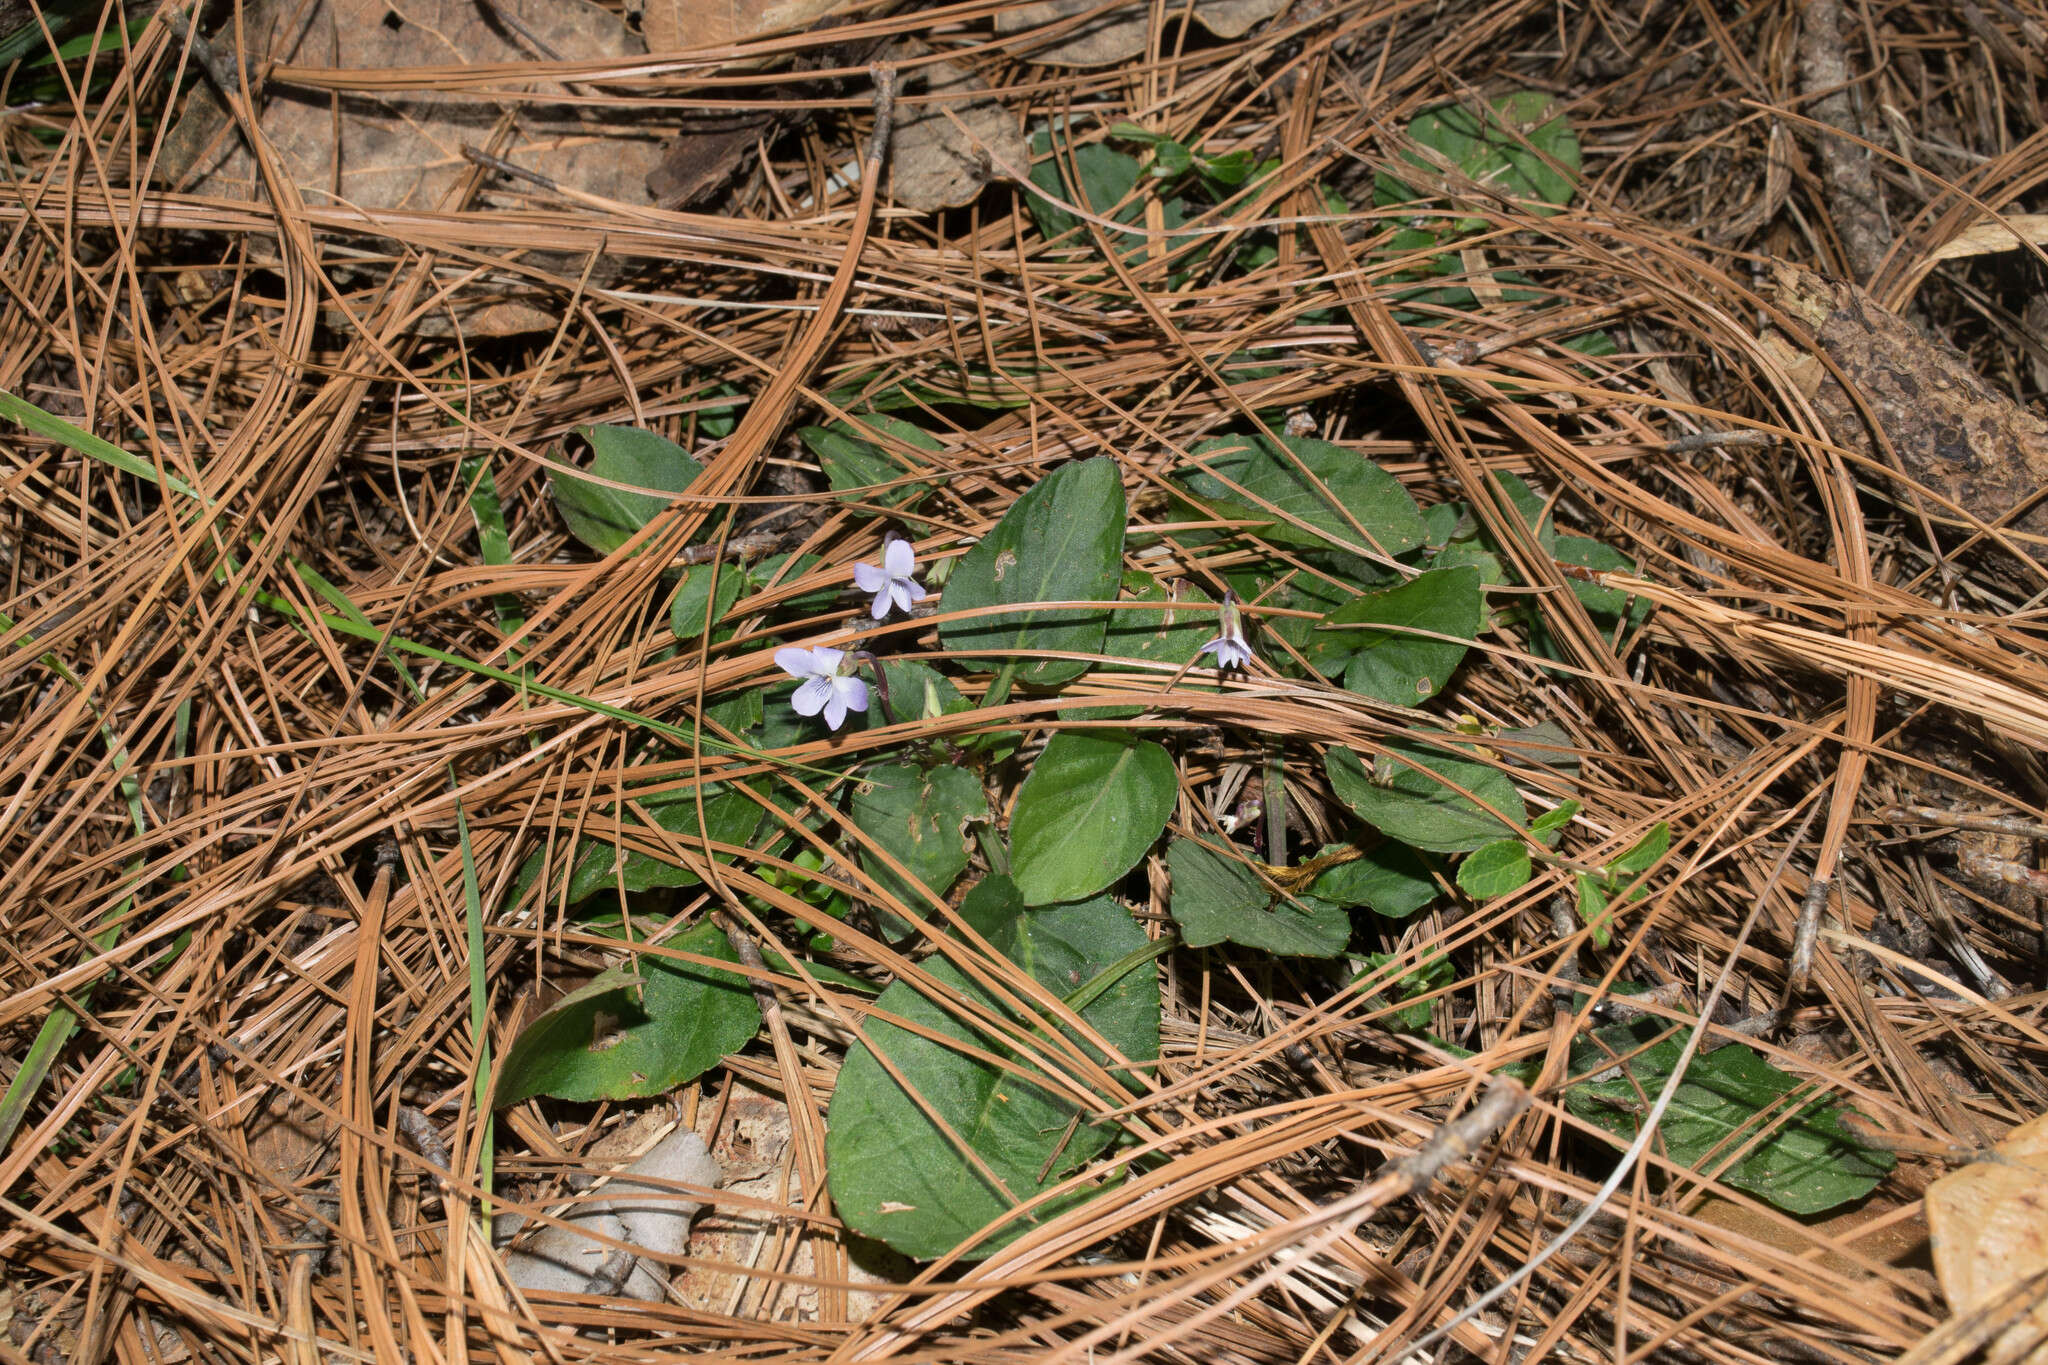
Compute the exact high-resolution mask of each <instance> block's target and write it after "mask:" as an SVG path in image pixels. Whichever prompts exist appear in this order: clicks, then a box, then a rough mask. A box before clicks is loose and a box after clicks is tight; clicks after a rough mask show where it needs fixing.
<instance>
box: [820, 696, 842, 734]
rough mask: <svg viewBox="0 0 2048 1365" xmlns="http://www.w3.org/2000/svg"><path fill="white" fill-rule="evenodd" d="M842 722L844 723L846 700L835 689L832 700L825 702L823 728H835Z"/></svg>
mask: <svg viewBox="0 0 2048 1365" xmlns="http://www.w3.org/2000/svg"><path fill="white" fill-rule="evenodd" d="M844 724H846V702H845V701H844V700H843V699H842V698H841V697H840V695H839V693H838V692H836V691H835V692H833V694H832V700H830V701H828V702H826V703H825V728H826V729H827V730H837V729H838V728H839V727H840V726H842V725H844Z"/></svg>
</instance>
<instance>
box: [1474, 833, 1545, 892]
mask: <svg viewBox="0 0 2048 1365" xmlns="http://www.w3.org/2000/svg"><path fill="white" fill-rule="evenodd" d="M1533 875H1534V869H1533V868H1532V867H1531V865H1530V863H1529V846H1528V845H1527V844H1525V843H1523V842H1522V841H1521V840H1520V839H1500V840H1496V841H1495V842H1493V843H1490V844H1484V845H1481V846H1480V847H1478V848H1476V849H1474V850H1472V853H1471V855H1470V856H1468V857H1467V858H1466V859H1465V861H1464V862H1462V863H1460V864H1458V886H1459V887H1460V888H1461V889H1462V890H1463V891H1464V892H1465V894H1466V895H1468V896H1470V897H1471V898H1472V899H1473V900H1476V901H1486V900H1492V899H1493V898H1494V897H1495V896H1505V895H1507V894H1508V892H1510V891H1518V890H1520V889H1521V888H1522V887H1523V886H1524V885H1526V884H1527V883H1528V881H1529V878H1530V877H1531V876H1533Z"/></svg>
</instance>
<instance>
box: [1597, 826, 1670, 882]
mask: <svg viewBox="0 0 2048 1365" xmlns="http://www.w3.org/2000/svg"><path fill="white" fill-rule="evenodd" d="M1670 848H1671V825H1670V824H1669V823H1668V822H1667V821H1663V820H1659V821H1658V822H1657V823H1656V824H1654V825H1652V826H1650V832H1649V833H1648V834H1645V835H1644V836H1643V837H1642V838H1640V839H1638V840H1636V842H1635V845H1634V847H1632V848H1630V849H1629V851H1628V852H1626V853H1624V854H1622V855H1621V856H1620V857H1619V858H1616V859H1615V860H1614V861H1613V862H1611V863H1609V864H1608V865H1607V876H1608V879H1609V880H1610V881H1611V882H1613V883H1614V884H1615V886H1616V888H1617V889H1618V888H1619V887H1620V886H1621V885H1623V884H1625V883H1627V882H1631V881H1634V880H1635V879H1636V878H1637V877H1640V876H1641V875H1642V874H1643V873H1645V872H1648V871H1649V870H1650V868H1651V867H1653V866H1655V864H1656V862H1657V860H1658V859H1659V858H1661V857H1663V856H1664V855H1665V853H1666V852H1668V851H1669V850H1670Z"/></svg>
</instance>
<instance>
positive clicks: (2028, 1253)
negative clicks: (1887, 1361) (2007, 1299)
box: [1927, 1114, 2048, 1365]
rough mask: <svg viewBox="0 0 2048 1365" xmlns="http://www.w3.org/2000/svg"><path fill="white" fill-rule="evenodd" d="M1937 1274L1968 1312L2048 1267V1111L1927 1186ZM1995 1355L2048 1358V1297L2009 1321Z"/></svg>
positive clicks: (1958, 1307)
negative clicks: (1982, 1157)
mask: <svg viewBox="0 0 2048 1365" xmlns="http://www.w3.org/2000/svg"><path fill="white" fill-rule="evenodd" d="M1927 1226H1928V1229H1929V1231H1930V1233H1931V1234H1932V1238H1933V1243H1934V1273H1935V1275H1936V1276H1937V1277H1938V1278H1939V1279H1940V1280H1941V1292H1942V1293H1943V1294H1944V1295H1946V1296H1947V1298H1948V1303H1949V1308H1950V1309H1951V1310H1952V1311H1954V1312H1955V1313H1957V1314H1963V1313H1967V1312H1969V1311H1971V1310H1972V1309H1974V1308H1976V1307H1978V1306H1979V1305H1980V1304H1984V1303H1987V1302H1991V1301H1993V1300H1996V1299H2000V1298H2003V1297H2004V1296H2005V1295H2006V1294H2008V1293H2010V1292H2011V1291H2012V1289H2013V1288H2014V1287H2015V1286H2017V1285H2018V1284H2019V1283H2020V1282H2021V1281H2023V1280H2025V1279H2027V1278H2028V1277H2029V1276H2032V1275H2036V1274H2039V1273H2040V1272H2041V1271H2043V1270H2048V1114H2044V1115H2042V1116H2041V1117H2039V1118H2035V1119H2032V1120H2030V1121H2028V1122H2026V1123H2023V1124H2021V1125H2020V1126H2019V1127H2017V1128H2015V1129H2013V1130H2012V1131H2011V1132H2010V1133H2008V1134H2006V1136H2005V1139H2004V1140H2003V1141H2001V1142H2000V1143H1999V1144H1998V1145H1997V1146H1996V1147H1995V1148H1994V1149H1993V1150H1992V1152H1991V1154H1990V1156H1989V1158H1988V1159H1986V1160H1983V1161H1977V1162H1973V1163H1972V1164H1970V1165H1968V1166H1965V1167H1963V1168H1962V1169H1960V1170H1956V1171H1951V1172H1949V1173H1948V1174H1947V1175H1945V1176H1943V1177H1941V1179H1939V1180H1937V1181H1935V1182H1934V1183H1933V1184H1932V1185H1929V1186H1928V1187H1927ZM1990 1357H1991V1358H1992V1359H1995V1360H2005V1361H2020V1360H2026V1361H2030V1362H2034V1363H2035V1365H2040V1363H2041V1362H2048V1301H2044V1302H2042V1303H2038V1304H2036V1305H2035V1306H2034V1308H2033V1310H2032V1311H2031V1312H2030V1313H2028V1314H2027V1316H2026V1317H2025V1318H2024V1319H2022V1320H2021V1321H2019V1322H2018V1323H2015V1324H2014V1325H2013V1326H2012V1327H2010V1328H2008V1329H2007V1330H2006V1332H2005V1334H2004V1335H2003V1336H2002V1337H2000V1338H1999V1340H1998V1343H1997V1344H1996V1345H1995V1346H1994V1347H1992V1349H1991V1351H1990Z"/></svg>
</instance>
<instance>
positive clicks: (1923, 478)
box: [1777, 265, 2048, 558]
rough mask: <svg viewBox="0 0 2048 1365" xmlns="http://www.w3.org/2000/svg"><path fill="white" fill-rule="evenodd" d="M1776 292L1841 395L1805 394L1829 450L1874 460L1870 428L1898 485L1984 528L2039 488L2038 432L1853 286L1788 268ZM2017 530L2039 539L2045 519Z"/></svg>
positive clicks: (2038, 514) (1972, 374) (2047, 427)
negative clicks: (1901, 473)
mask: <svg viewBox="0 0 2048 1365" xmlns="http://www.w3.org/2000/svg"><path fill="white" fill-rule="evenodd" d="M1777 284H1778V297H1779V300H1780V302H1782V303H1783V304H1784V305H1785V306H1786V307H1787V308H1788V309H1789V310H1790V311H1791V312H1792V313H1793V314H1794V315H1796V316H1797V317H1798V318H1799V319H1800V320H1801V321H1803V322H1804V323H1806V324H1807V325H1808V326H1809V327H1811V328H1812V329H1813V334H1814V339H1815V340H1816V341H1817V342H1818V343H1819V346H1820V349H1821V351H1822V352H1824V353H1825V354H1826V355H1827V357H1828V359H1829V360H1831V361H1832V362H1833V363H1834V365H1835V366H1836V367H1837V368H1838V369H1839V370H1840V371H1841V374H1842V377H1843V379H1844V380H1846V381H1847V383H1848V385H1849V386H1850V387H1849V388H1844V387H1843V385H1842V384H1841V383H1838V382H1837V381H1836V380H1835V379H1834V378H1833V377H1832V376H1829V377H1827V378H1825V379H1823V380H1821V382H1819V383H1818V385H1817V386H1816V387H1815V388H1814V390H1813V394H1812V397H1813V401H1814V406H1815V408H1816V409H1817V410H1818V411H1819V413H1820V415H1821V417H1822V418H1823V420H1825V421H1826V422H1827V424H1828V431H1829V434H1830V435H1831V436H1832V437H1833V438H1834V439H1835V440H1837V441H1842V442H1844V443H1846V444H1848V445H1850V446H1851V447H1854V448H1859V449H1863V450H1869V451H1873V452H1874V451H1875V449H1876V446H1875V443H1873V442H1872V441H1871V440H1870V439H1869V438H1868V435H1867V432H1866V427H1867V425H1868V424H1869V423H1870V422H1871V421H1872V420H1873V419H1874V420H1875V422H1876V423H1877V425H1878V426H1879V428H1881V430H1882V432H1883V435H1884V437H1885V439H1886V441H1887V442H1888V443H1889V444H1890V446H1891V448H1892V449H1893V450H1895V451H1896V452H1897V453H1898V458H1899V462H1900V463H1901V464H1902V465H1903V466H1904V469H1905V472H1906V474H1907V475H1908V476H1910V477H1911V478H1912V479H1914V480H1915V481H1916V482H1918V483H1920V484H1923V485H1925V486H1926V487H1927V488H1929V489H1932V490H1933V491H1934V492H1936V493H1938V494H1940V495H1941V496H1942V497H1945V498H1948V499H1950V500H1951V501H1952V502H1953V503H1954V504H1955V505H1956V506H1957V507H1959V508H1961V509H1962V510H1963V511H1964V512H1966V513H1967V514H1969V515H1970V516H1972V517H1976V518H1979V519H1981V520H1983V521H1986V522H1991V521H1997V520H1998V519H1999V518H2001V517H2003V516H2005V515H2006V514H2007V513H2009V512H2011V511H2013V510H2014V509H2015V508H2017V507H2020V506H2021V505H2022V504H2024V503H2027V502H2029V501H2030V500H2032V499H2033V498H2034V496H2035V495H2036V494H2037V493H2038V492H2039V490H2040V489H2041V487H2042V486H2043V485H2044V484H2048V422H2043V421H2042V420H2041V419H2040V418H2038V417H2036V416H2034V415H2033V414H2032V413H2030V412H2028V411H2026V410H2025V409H2024V408H2022V407H2020V406H2019V405H2018V404H2017V403H2015V402H2013V401H2012V400H2011V399H2010V398H2008V397H2006V396H2005V395H2004V394H2001V393H1999V392H1997V391H1996V390H1994V389H1992V388H1991V386H1990V385H1988V384H1986V383H1985V382H1984V381H1983V379H1981V378H1980V377H1979V376H1978V375H1977V372H1976V371H1975V370H1974V369H1973V368H1971V366H1970V362H1969V361H1968V360H1967V359H1965V358H1964V357H1963V356H1962V354H1961V353H1959V352H1957V351H1956V350H1954V349H1953V348H1952V347H1949V346H1945V345H1942V344H1941V343H1939V342H1936V341H1930V340H1928V339H1927V338H1926V337H1924V336H1922V335H1921V334H1920V333H1919V332H1918V331H1916V330H1914V328H1913V327H1912V325H1911V324H1909V323H1907V322H1906V321H1905V320H1903V319H1902V318H1899V317H1897V316H1896V315H1894V314H1893V313H1891V312H1889V311H1887V310H1886V309H1885V308H1883V307H1882V306H1881V305H1879V304H1878V302H1877V301H1876V300H1875V299H1873V298H1872V297H1871V296H1870V295H1869V294H1868V293H1866V292H1864V291H1863V290H1862V289H1860V288H1858V287H1857V286H1855V285H1853V284H1843V283H1839V282H1836V281H1831V280H1826V279H1823V278H1821V277H1820V276H1818V275H1815V274H1813V273H1811V272H1810V271H1806V270H1801V269H1799V268H1798V267H1797V266H1791V265H1786V266H1781V267H1780V268H1779V270H1778V277H1777ZM1852 391H1853V392H1852ZM1928 510H1929V512H1931V513H1933V514H1935V515H1937V516H1939V515H1941V513H1942V509H1939V508H1929V509H1928ZM2017 525H2018V527H2019V529H2021V530H2023V531H2028V532H2032V533H2035V534H2042V535H2048V510H2044V509H2042V508H2039V507H2036V508H2035V509H2034V510H2032V511H2030V512H2027V513H2025V514H2024V515H2022V516H2021V517H2020V518H2019V520H2018V523H2017ZM2035 554H2036V557H2037V558H2048V553H2044V552H2042V551H2038V550H2037V551H2036V552H2035Z"/></svg>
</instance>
